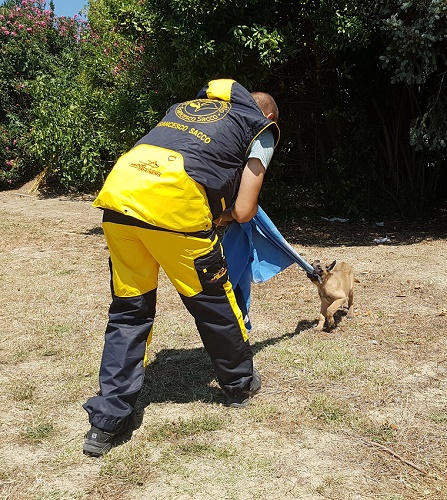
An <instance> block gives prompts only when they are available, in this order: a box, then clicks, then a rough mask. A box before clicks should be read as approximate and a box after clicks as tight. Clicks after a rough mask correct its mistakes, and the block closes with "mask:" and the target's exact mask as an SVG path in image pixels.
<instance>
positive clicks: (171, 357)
mask: <svg viewBox="0 0 447 500" xmlns="http://www.w3.org/2000/svg"><path fill="white" fill-rule="evenodd" d="M91 201H92V198H91V197H89V196H85V197H73V198H70V197H48V196H43V195H40V194H39V193H32V194H30V193H29V191H28V190H27V186H25V187H24V188H22V189H21V190H17V191H8V192H1V193H0V215H1V219H0V232H1V239H0V256H1V261H2V267H1V268H0V290H1V294H0V305H1V307H0V319H1V325H2V334H1V338H0V366H1V371H0V384H1V386H2V390H1V391H0V404H1V408H2V411H1V416H0V463H1V464H2V465H0V498H4V499H8V500H16V499H24V498H35V499H41V498H42V499H46V498H48V499H50V498H51V499H56V498H63V499H65V498H67V499H68V498H107V499H115V498H124V499H137V498H138V499H187V498H195V499H207V498H222V499H272V498H273V499H292V498H298V499H321V498H328V499H366V498H368V499H370V498H371V499H395V500H398V499H415V500H416V499H421V498H424V499H433V500H439V499H447V475H446V465H447V350H446V348H447V342H446V327H447V303H446V299H447V293H446V292H447V267H446V262H447V214H446V213H445V212H443V211H439V213H438V214H437V215H436V217H432V218H431V219H430V220H422V219H421V220H403V219H395V220H393V219H387V220H385V221H360V222H355V223H354V222H350V221H348V222H345V223H342V222H337V221H333V222H331V221H328V220H322V219H316V220H310V219H307V220H306V219H304V220H301V221H299V222H297V223H294V224H289V225H288V226H287V227H280V230H281V231H282V233H283V235H284V236H285V237H286V238H287V239H288V241H289V242H290V243H291V244H293V245H294V247H295V248H296V249H297V251H298V252H299V253H300V254H301V255H302V256H303V257H304V258H306V260H308V261H309V262H312V261H313V260H315V259H320V260H321V261H323V262H331V261H332V260H334V259H336V260H337V261H346V262H349V263H350V264H351V265H352V266H353V267H354V269H355V272H356V276H357V278H358V280H359V283H358V284H357V285H356V299H355V318H354V319H352V320H348V319H347V318H346V317H345V312H343V311H340V312H339V313H338V314H337V326H336V328H335V329H334V330H332V331H330V332H322V333H318V332H316V331H315V330H314V326H315V324H316V320H317V317H318V312H319V302H318V296H317V292H316V290H315V288H314V286H313V285H312V284H311V283H310V282H309V281H308V280H307V278H306V276H305V273H304V272H303V271H302V270H301V269H299V268H298V267H297V266H291V267H290V268H288V269H286V270H285V271H284V272H282V273H280V274H279V275H278V276H276V277H275V278H273V279H271V280H270V281H268V282H266V283H263V284H258V285H254V286H253V297H252V309H251V321H252V324H253V332H252V333H251V342H252V344H253V347H254V350H255V353H256V354H255V359H256V364H257V366H258V368H259V370H260V372H261V375H262V377H263V389H262V391H261V393H260V394H259V395H258V396H257V397H256V398H254V400H253V402H252V405H251V408H250V410H248V411H245V410H243V411H242V412H239V413H238V412H237V411H236V412H235V411H230V409H228V408H226V407H225V406H224V405H223V404H222V403H223V398H222V395H221V393H220V391H219V389H218V388H217V385H216V384H215V381H213V374H212V370H211V369H210V366H209V364H208V361H207V358H206V354H205V353H204V352H203V350H202V349H201V343H200V339H199V337H198V334H196V333H195V329H194V325H193V323H192V320H191V318H189V316H188V315H187V312H186V311H185V310H184V308H183V306H182V304H181V302H180V300H179V298H178V296H177V295H176V293H175V291H174V289H173V288H172V286H171V285H170V284H169V283H168V282H167V280H166V278H165V277H164V275H163V273H162V274H161V277H160V287H159V294H158V309H157V323H158V325H159V326H158V332H160V333H159V334H157V330H156V332H155V335H154V339H153V342H152V353H153V359H152V364H151V365H150V366H149V367H148V370H147V380H146V385H147V387H145V390H144V391H143V395H142V398H143V401H142V404H141V406H142V418H141V420H142V421H141V423H140V427H139V428H138V429H137V430H136V431H135V432H134V434H133V436H132V440H131V442H129V443H126V444H124V445H123V446H121V447H118V448H116V449H114V450H112V452H111V453H110V454H109V455H110V458H109V456H108V457H107V458H104V459H100V460H92V459H90V458H88V457H84V456H83V455H82V453H81V449H82V443H83V435H84V433H85V432H86V430H87V428H88V423H87V415H86V413H85V412H84V410H83V409H82V406H81V405H82V404H83V403H84V401H85V400H86V399H87V398H88V397H89V396H91V395H92V394H94V392H95V391H96V390H97V370H98V367H99V361H100V355H101V348H102V339H103V331H104V327H105V323H106V319H107V308H108V303H109V288H108V269H107V259H108V253H107V248H106V246H105V241H104V239H103V235H102V230H101V224H100V221H101V212H100V211H99V210H97V209H94V208H92V207H91ZM378 222H383V225H382V224H379V225H377V224H376V223H378ZM381 238H388V239H389V241H387V242H386V243H383V244H379V243H377V242H375V241H374V240H376V239H381ZM337 354H339V355H340V356H339V358H337V359H338V360H339V364H338V365H337V363H336V362H334V359H335V358H334V356H336V355H337ZM329 356H333V357H332V358H330V359H329ZM349 363H351V365H350V364H349ZM337 370H338V371H337ZM185 380H186V382H185ZM144 398H146V399H145V400H144ZM329 403H330V404H329ZM331 405H332V406H331ZM331 408H332V411H329V410H330V409H331ZM337 412H338V413H337ZM143 413H144V414H143ZM197 414H199V415H201V416H202V417H203V415H210V416H213V417H215V418H218V419H219V418H220V419H223V420H224V421H226V422H227V423H228V424H227V425H226V426H224V427H223V428H221V429H220V430H216V431H214V432H213V433H210V434H209V435H210V436H211V435H212V445H213V448H212V449H213V450H216V449H220V450H230V451H228V453H229V454H230V455H228V454H227V455H225V456H224V455H222V457H217V456H210V455H209V454H204V455H200V453H199V452H198V453H199V455H198V456H191V455H181V453H180V451H179V450H182V453H186V451H185V450H186V449H187V448H186V445H187V444H188V445H190V448H191V446H192V444H193V443H194V444H195V445H196V446H197V443H202V445H204V442H203V441H201V440H203V439H204V438H203V436H202V435H200V436H198V437H194V436H191V437H190V438H188V439H189V441H187V440H186V441H182V442H181V443H180V441H178V442H175V443H173V442H172V441H170V439H171V438H169V437H167V438H166V439H165V440H163V441H161V442H158V441H151V443H150V445H151V447H150V448H149V450H150V451H147V450H145V454H144V457H145V460H148V463H150V464H152V467H146V470H145V471H144V474H143V472H142V471H140V470H138V468H135V469H132V471H133V472H132V471H131V472H127V473H126V476H124V475H123V474H120V473H118V472H116V471H117V470H121V469H118V468H117V467H118V466H117V465H116V464H115V462H114V457H117V456H119V455H118V454H119V453H124V452H125V451H126V450H127V453H128V455H125V456H127V457H128V459H129V460H130V458H131V457H132V456H133V455H132V453H134V454H135V453H137V451H138V448H137V447H138V443H141V442H143V441H144V439H148V438H147V436H148V435H149V434H150V433H153V432H155V429H156V428H160V427H162V426H164V425H166V423H169V422H171V423H172V422H175V421H177V420H176V419H188V418H192V417H193V416H194V415H197ZM45 422H47V423H48V422H50V423H51V429H52V432H51V433H50V434H51V435H50V437H49V438H48V439H45V438H42V439H40V438H34V439H33V437H32V435H31V437H30V433H31V431H32V430H33V429H34V432H37V430H39V429H40V430H41V431H42V432H44V429H43V430H42V428H41V427H42V426H40V427H39V424H41V423H45ZM208 439H209V440H211V437H209V438H208ZM168 444H169V446H170V448H169V450H170V451H171V452H172V453H171V454H170V455H169V457H170V462H169V465H167V464H168V461H167V460H166V456H167V451H168V448H167V447H168ZM180 444H181V446H180ZM206 444H207V445H210V442H209V441H207V443H206ZM126 447H127V448H126ZM132 447H134V448H132ZM190 448H188V449H189V450H190ZM195 449H198V448H195ZM210 449H211V448H210ZM122 450H124V451H122ZM129 450H130V451H129ZM114 454H115V455H114ZM179 454H180V455H181V456H182V457H183V458H182V459H181V460H179V458H178V457H179V456H180V455H179ZM162 459H163V460H162ZM115 460H116V458H115ZM114 464H115V465H114ZM162 464H163V466H162ZM244 464H245V465H244ZM113 465H114V466H115V469H113V468H112V471H115V472H112V474H110V475H108V472H107V471H110V470H111V467H112V466H113ZM146 465H147V464H146ZM149 469H150V470H149ZM104 478H105V479H104ZM108 484H110V485H111V486H110V485H109V486H108ZM98 485H99V486H98Z"/></svg>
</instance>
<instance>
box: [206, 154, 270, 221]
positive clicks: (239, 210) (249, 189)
mask: <svg viewBox="0 0 447 500" xmlns="http://www.w3.org/2000/svg"><path fill="white" fill-rule="evenodd" d="M264 175H265V168H264V166H263V164H262V162H261V160H259V158H249V159H248V161H247V163H246V165H245V168H244V170H243V172H242V179H241V184H240V187H239V192H238V195H237V198H236V201H235V203H234V205H233V207H232V208H231V209H227V210H225V211H224V212H223V213H222V215H221V217H222V219H221V220H220V221H215V222H216V223H217V222H219V224H220V225H225V226H226V225H227V224H228V223H230V222H231V221H233V220H236V221H237V222H248V221H249V220H251V219H253V217H254V216H255V215H256V212H257V211H258V198H259V193H260V192H261V187H262V183H263V182H264Z"/></svg>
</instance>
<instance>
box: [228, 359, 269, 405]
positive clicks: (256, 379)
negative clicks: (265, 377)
mask: <svg viewBox="0 0 447 500" xmlns="http://www.w3.org/2000/svg"><path fill="white" fill-rule="evenodd" d="M260 390H261V374H260V373H259V372H258V370H257V369H256V368H255V367H253V379H252V381H251V383H250V389H249V390H248V391H244V393H243V394H241V395H240V396H227V406H229V407H231V408H246V407H247V406H248V405H249V404H250V398H252V397H253V396H254V395H255V394H257V393H258V392H259V391H260Z"/></svg>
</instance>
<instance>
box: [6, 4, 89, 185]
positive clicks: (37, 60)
mask: <svg viewBox="0 0 447 500" xmlns="http://www.w3.org/2000/svg"><path fill="white" fill-rule="evenodd" d="M87 30H88V27H87V26H86V23H85V21H83V20H82V19H78V18H66V17H56V16H55V15H54V12H53V11H52V10H51V9H45V2H44V1H41V0H38V1H32V0H22V1H21V2H20V3H18V2H5V4H4V5H3V6H0V46H1V48H2V50H1V51H0V189H7V188H11V187H15V186H17V185H18V184H20V183H22V182H25V181H27V180H29V179H30V178H32V177H33V176H34V175H35V174H36V173H38V172H40V171H41V170H43V168H44V167H45V166H46V165H44V164H42V161H41V158H39V155H38V154H36V151H33V148H32V139H31V136H32V132H33V127H32V123H33V120H34V118H35V104H36V102H35V99H34V97H33V87H34V86H35V82H36V81H38V80H39V79H41V78H43V77H44V76H49V77H50V76H52V77H54V75H55V74H56V73H57V71H58V69H59V68H60V67H61V66H62V65H67V63H70V61H71V63H70V64H74V63H75V61H76V60H77V59H78V58H79V53H80V50H79V48H80V45H81V41H82V39H83V36H84V32H85V31H87Z"/></svg>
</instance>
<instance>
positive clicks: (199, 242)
mask: <svg viewBox="0 0 447 500" xmlns="http://www.w3.org/2000/svg"><path fill="white" fill-rule="evenodd" d="M267 127H271V129H272V132H273V133H274V136H275V137H276V139H277V138H278V135H279V131H278V129H277V127H276V124H275V123H274V122H272V121H271V120H268V119H267V118H265V117H264V115H263V114H262V112H261V111H260V109H259V108H258V106H257V104H256V102H255V101H254V100H253V98H252V96H251V95H250V93H249V92H248V91H247V90H246V89H245V88H244V87H242V86H241V85H240V84H238V83H237V82H235V81H234V80H213V81H211V82H209V84H208V85H207V86H205V87H204V88H203V89H202V90H201V91H200V92H199V94H198V96H197V98H196V99H194V100H192V101H188V102H184V103H180V104H176V105H174V106H172V107H171V108H170V109H169V110H168V112H167V114H166V116H165V118H164V119H163V120H162V121H161V122H160V123H158V125H157V126H155V127H154V128H153V129H152V130H151V131H150V132H149V133H148V134H147V135H146V136H145V137H143V138H142V139H141V140H140V141H138V142H137V144H136V145H135V147H134V148H133V149H132V150H130V151H129V152H128V153H126V154H124V155H123V156H122V157H121V158H120V159H119V160H118V162H117V163H116V165H115V166H114V168H113V169H112V171H111V172H110V174H109V176H108V177H107V179H106V182H105V184H104V186H103V188H102V190H101V191H100V193H99V195H98V197H97V198H96V200H95V201H94V206H96V207H100V208H102V209H104V217H103V229H104V234H105V237H106V241H107V245H108V248H109V251H110V268H111V286H112V296H113V301H112V304H111V306H110V309H109V322H108V325H107V329H106V334H105V344H104V351H103V356H102V361H101V368H100V392H99V394H98V395H97V396H94V397H92V398H90V399H89V400H88V401H87V402H86V403H85V405H84V408H85V409H86V411H87V412H88V413H89V418H90V423H91V424H92V425H93V426H95V427H97V428H99V429H103V430H105V431H110V432H113V430H114V429H116V428H117V426H118V425H119V423H120V422H121V421H122V420H123V419H124V418H125V417H126V416H127V415H129V414H130V413H131V412H132V410H133V408H134V406H135V403H136V400H137V398H138V395H139V393H140V391H141V388H142V385H143V381H144V366H145V357H146V356H145V355H146V351H147V347H148V345H149V342H150V340H151V337H152V327H153V323H154V316H155V308H156V290H157V284H158V272H159V268H160V266H161V267H162V268H163V269H164V271H165V273H166V275H167V276H168V278H169V279H170V281H171V282H172V284H173V285H174V287H175V288H176V290H177V291H178V293H179V295H180V297H181V299H182V301H183V303H184V304H185V306H186V307H187V309H188V311H189V312H190V313H191V314H192V315H193V317H194V319H195V322H196V325H197V329H198V331H199V333H200V336H201V339H202V341H203V343H204V346H205V348H206V350H207V352H208V354H209V356H210V358H211V361H212V363H213V367H214V369H215V371H216V374H217V379H218V381H219V384H220V386H221V387H222V389H223V390H224V392H225V393H226V394H227V395H230V396H236V397H237V396H239V395H242V394H244V391H247V389H248V388H249V386H250V382H251V380H252V376H253V352H252V349H251V347H250V344H249V342H248V338H247V332H246V329H245V326H244V321H243V318H242V313H241V311H240V310H239V307H238V306H237V303H236V300H235V296H234V293H233V290H232V286H231V283H230V281H229V280H228V274H227V266H226V261H225V256H224V255H223V252H222V247H221V244H220V241H219V238H218V236H217V234H216V232H215V230H214V228H213V224H212V221H213V220H214V219H216V218H217V217H218V216H219V215H220V214H221V213H222V211H223V210H225V209H226V208H227V207H229V206H230V205H231V203H232V202H233V201H234V199H235V197H236V195H237V191H238V189H239V184H240V179H241V175H242V171H243V168H244V165H245V160H246V155H247V152H248V150H249V148H250V146H251V144H252V142H253V140H254V139H255V138H256V137H257V136H258V135H259V134H260V133H261V132H262V131H263V130H264V129H266V128H267Z"/></svg>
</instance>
